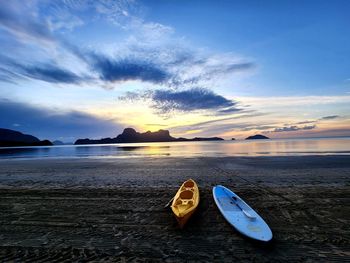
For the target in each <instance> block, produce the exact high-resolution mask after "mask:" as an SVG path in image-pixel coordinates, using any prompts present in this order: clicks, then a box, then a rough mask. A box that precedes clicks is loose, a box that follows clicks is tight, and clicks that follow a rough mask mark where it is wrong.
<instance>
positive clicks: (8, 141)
mask: <svg viewBox="0 0 350 263" xmlns="http://www.w3.org/2000/svg"><path fill="white" fill-rule="evenodd" d="M45 145H52V143H51V142H50V141H49V140H43V141H40V140H39V139H38V138H37V137H35V136H33V135H28V134H23V133H21V132H19V131H14V130H10V129H3V128H0V147H11V146H45Z"/></svg>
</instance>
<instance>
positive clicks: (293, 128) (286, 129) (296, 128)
mask: <svg viewBox="0 0 350 263" xmlns="http://www.w3.org/2000/svg"><path fill="white" fill-rule="evenodd" d="M315 128H316V125H309V126H307V125H306V126H302V127H300V126H296V125H293V126H284V127H280V128H275V129H274V130H273V131H272V132H290V131H300V130H312V129H315Z"/></svg>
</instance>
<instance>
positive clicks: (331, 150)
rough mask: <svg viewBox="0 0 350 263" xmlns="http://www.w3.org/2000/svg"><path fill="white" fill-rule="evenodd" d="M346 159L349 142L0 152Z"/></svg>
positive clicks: (2, 151) (3, 153)
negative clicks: (344, 156) (308, 156)
mask: <svg viewBox="0 0 350 263" xmlns="http://www.w3.org/2000/svg"><path fill="white" fill-rule="evenodd" d="M335 154H341V155H350V138H331V139H326V138H322V139H288V140H286V139H283V140H282V139H275V140H254V141H215V142H162V143H130V144H104V145H100V144H97V145H63V146H49V147H46V146H45V147H43V146H40V147H15V148H13V147H12V148H1V147H0V159H9V158H10V159H13V158H19V159H30V158H82V157H83V158H129V157H152V156H153V157H159V156H173V157H198V156H212V157H219V156H286V155H335Z"/></svg>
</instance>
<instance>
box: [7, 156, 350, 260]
mask: <svg viewBox="0 0 350 263" xmlns="http://www.w3.org/2000/svg"><path fill="white" fill-rule="evenodd" d="M0 165H1V167H2V169H1V170H0V183H1V185H0V207H1V211H2V213H0V222H1V225H0V261H5V262H7V261H11V260H17V261H24V260H32V261H39V259H40V260H42V261H43V262H44V261H54V260H57V261H64V260H67V261H79V260H82V261H84V260H87V261H89V260H91V261H100V260H104V261H114V260H116V261H141V262H181V261H190V260H193V261H200V262H232V261H236V260H237V261H247V262H251V261H257V262H271V261H272V262H274V261H283V262H296V261H305V260H306V259H308V260H309V261H317V262H329V261H339V262H344V260H345V259H346V258H348V256H349V250H348V247H349V246H350V238H349V236H350V229H349V227H348V226H349V223H350V219H349V218H350V207H349V198H348V196H350V187H349V186H350V156H309V157H307V158H306V157H304V156H298V157H288V156H287V157H286V156H283V157H218V158H213V157H198V158H174V157H164V158H139V159H113V160H110V159H103V160H100V159H94V160H92V159H78V160H75V159H74V160H72V159H64V160H62V159H61V160H45V161H42V160H27V161H21V160H13V161H0ZM187 178H193V179H195V180H196V182H197V183H198V185H199V188H200V193H201V202H200V206H199V209H198V211H197V212H196V214H195V215H194V216H193V218H191V219H190V221H189V222H188V225H187V226H186V227H185V229H184V230H180V229H179V228H178V227H177V225H176V220H175V218H174V216H173V215H172V213H171V210H170V209H164V208H163V206H164V205H165V204H166V203H167V202H168V201H169V200H170V198H171V197H172V196H173V195H174V194H175V193H176V191H177V189H178V187H179V186H180V184H181V183H182V182H183V181H184V179H187ZM216 184H223V185H225V186H227V187H229V188H230V189H232V190H233V191H235V192H236V193H237V194H238V195H239V196H241V197H242V198H243V199H244V200H245V201H246V202H247V203H248V204H250V205H251V206H252V207H253V208H254V209H255V210H256V211H257V212H258V213H259V214H260V215H261V216H262V217H263V218H264V220H265V221H266V222H267V223H268V224H269V226H270V227H271V229H272V232H273V234H274V239H273V241H272V242H271V243H269V244H266V245H262V244H260V243H256V242H253V241H251V240H249V239H247V238H244V237H242V236H241V235H240V234H238V233H237V231H235V230H234V229H233V228H232V227H231V226H230V225H229V224H228V223H227V222H226V221H225V219H224V218H223V217H222V215H221V214H220V212H219V211H218V209H217V208H216V206H215V204H214V201H213V199H212V193H211V189H212V186H214V185H216Z"/></svg>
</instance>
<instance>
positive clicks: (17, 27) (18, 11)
mask: <svg viewBox="0 0 350 263" xmlns="http://www.w3.org/2000/svg"><path fill="white" fill-rule="evenodd" d="M35 13H36V8H35V6H34V5H33V4H32V2H31V1H28V2H23V1H15V0H13V1H2V2H1V8H0V27H2V28H3V29H5V30H7V31H8V32H10V33H12V34H13V35H15V36H17V37H19V38H21V39H35V40H43V41H48V42H52V41H54V37H53V35H52V32H51V30H50V29H49V25H48V24H47V23H46V22H45V21H43V20H38V18H37V17H36V16H35V15H34V14H35Z"/></svg>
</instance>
